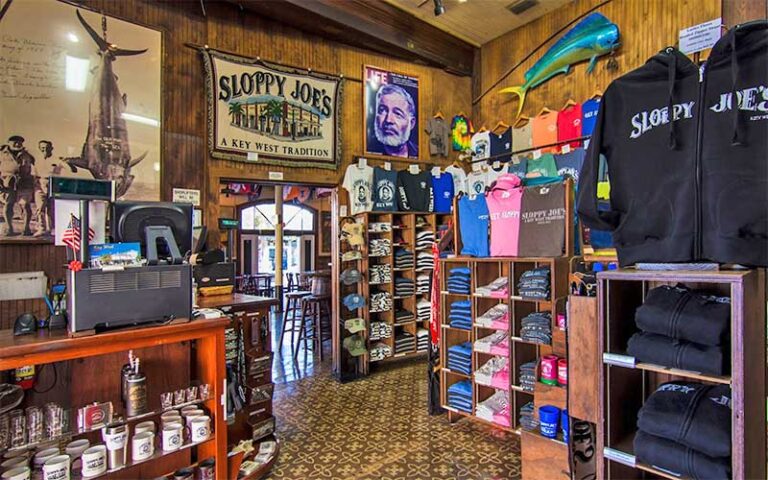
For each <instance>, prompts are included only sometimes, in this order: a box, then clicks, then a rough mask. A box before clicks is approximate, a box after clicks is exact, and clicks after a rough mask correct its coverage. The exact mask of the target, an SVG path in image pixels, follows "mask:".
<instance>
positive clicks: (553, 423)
mask: <svg viewBox="0 0 768 480" xmlns="http://www.w3.org/2000/svg"><path fill="white" fill-rule="evenodd" d="M559 423H560V409H559V408H557V407H555V406H554V405H544V406H541V407H539V430H540V431H541V434H542V435H543V436H545V437H547V438H557V426H558V424H559Z"/></svg>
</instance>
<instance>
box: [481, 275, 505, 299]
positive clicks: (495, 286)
mask: <svg viewBox="0 0 768 480" xmlns="http://www.w3.org/2000/svg"><path fill="white" fill-rule="evenodd" d="M475 293H476V294H478V295H480V296H481V297H493V298H506V297H508V296H509V278H507V277H499V278H497V279H496V280H494V281H492V282H491V283H489V284H488V285H483V286H482V287H477V288H476V289H475Z"/></svg>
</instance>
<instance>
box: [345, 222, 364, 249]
mask: <svg viewBox="0 0 768 480" xmlns="http://www.w3.org/2000/svg"><path fill="white" fill-rule="evenodd" d="M363 228H365V225H363V224H362V223H346V224H344V225H343V226H342V227H341V236H342V238H344V239H345V240H346V241H348V242H349V244H350V245H353V246H356V245H362V244H364V243H365V239H363Z"/></svg>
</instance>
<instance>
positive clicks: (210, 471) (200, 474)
mask: <svg viewBox="0 0 768 480" xmlns="http://www.w3.org/2000/svg"><path fill="white" fill-rule="evenodd" d="M215 479H216V460H215V459H213V458H207V459H205V460H203V461H202V462H200V463H198V464H197V480H215Z"/></svg>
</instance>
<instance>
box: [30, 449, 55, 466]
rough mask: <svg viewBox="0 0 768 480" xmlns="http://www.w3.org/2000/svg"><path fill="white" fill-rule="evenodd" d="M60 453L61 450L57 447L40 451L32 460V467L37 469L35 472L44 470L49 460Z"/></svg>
mask: <svg viewBox="0 0 768 480" xmlns="http://www.w3.org/2000/svg"><path fill="white" fill-rule="evenodd" d="M60 453H61V450H59V449H58V448H57V447H53V448H46V449H45V450H40V451H39V452H37V453H36V454H35V456H34V457H33V458H32V466H33V467H34V468H35V470H39V469H41V468H43V465H44V464H45V462H47V461H48V459H49V458H53V457H55V456H56V455H58V454H60Z"/></svg>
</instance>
